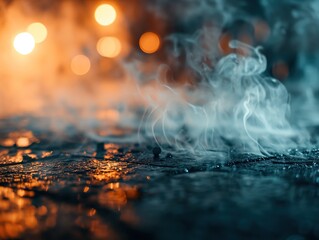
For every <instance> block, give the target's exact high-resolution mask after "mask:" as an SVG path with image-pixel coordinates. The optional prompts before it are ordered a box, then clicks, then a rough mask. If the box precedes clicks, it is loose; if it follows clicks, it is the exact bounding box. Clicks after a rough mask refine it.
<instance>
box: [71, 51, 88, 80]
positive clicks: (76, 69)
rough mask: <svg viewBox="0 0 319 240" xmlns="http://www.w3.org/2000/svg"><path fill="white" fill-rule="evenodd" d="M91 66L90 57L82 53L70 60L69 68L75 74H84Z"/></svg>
mask: <svg viewBox="0 0 319 240" xmlns="http://www.w3.org/2000/svg"><path fill="white" fill-rule="evenodd" d="M90 68H91V62H90V59H89V58H88V57H87V56H84V55H77V56H75V57H74V58H73V59H72V61H71V70H72V72H73V73H75V74H76V75H85V74H87V73H88V72H89V70H90Z"/></svg>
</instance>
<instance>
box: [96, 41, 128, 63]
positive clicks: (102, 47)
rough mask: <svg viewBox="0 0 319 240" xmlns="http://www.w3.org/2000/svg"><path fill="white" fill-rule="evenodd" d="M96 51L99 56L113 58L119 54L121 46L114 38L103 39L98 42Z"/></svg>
mask: <svg viewBox="0 0 319 240" xmlns="http://www.w3.org/2000/svg"><path fill="white" fill-rule="evenodd" d="M96 49H97V51H98V53H99V54H100V55H101V56H103V57H108V58H114V57H117V56H118V55H119V54H120V52H121V50H122V45H121V42H120V40H119V39H118V38H116V37H103V38H101V39H100V40H99V41H98V43H97V45H96Z"/></svg>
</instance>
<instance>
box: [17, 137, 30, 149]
mask: <svg viewBox="0 0 319 240" xmlns="http://www.w3.org/2000/svg"><path fill="white" fill-rule="evenodd" d="M16 144H17V146H18V147H28V146H30V144H31V143H30V140H29V138H27V137H20V138H18V139H17V143H16Z"/></svg>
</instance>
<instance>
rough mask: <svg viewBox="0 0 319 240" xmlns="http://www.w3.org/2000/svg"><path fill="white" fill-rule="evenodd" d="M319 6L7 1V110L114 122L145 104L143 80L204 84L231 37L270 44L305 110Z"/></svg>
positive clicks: (0, 101)
mask: <svg viewBox="0 0 319 240" xmlns="http://www.w3.org/2000/svg"><path fill="white" fill-rule="evenodd" d="M318 11H319V3H318V2H317V1H313V0H306V1H302V2H300V1H295V0H285V1H280V2H278V1H274V0H254V1H250V0H241V1H235V0H226V1H219V0H205V1H199V0H194V1H191V0H181V1H169V0H153V1H150V0H135V1H129V0H118V1H116V0H113V1H107V0H104V1H100V0H61V1H52V0H38V1H32V0H1V1H0V53H1V54H0V64H1V65H0V66H1V67H0V85H1V88H0V116H2V117H8V116H17V115H23V114H30V113H31V114H35V115H45V116H46V117H49V118H50V117H51V119H56V116H68V117H64V119H67V118H70V119H71V118H73V120H74V119H78V118H81V119H82V118H83V119H86V118H90V117H89V116H91V115H92V114H93V113H94V118H93V119H101V120H107V122H109V123H110V122H112V121H114V122H116V121H117V120H118V118H119V117H120V114H121V111H122V112H123V111H125V109H126V108H128V106H130V105H134V106H136V105H138V104H137V103H138V102H139V101H140V100H139V99H140V93H139V90H138V89H137V88H136V85H139V86H141V85H143V84H145V83H149V82H151V81H152V80H154V79H155V78H158V76H160V78H161V79H162V81H164V82H168V83H170V84H187V85H189V86H190V87H196V85H197V84H198V83H199V82H201V81H205V78H206V77H205V76H204V75H205V74H203V73H204V72H205V71H206V70H207V69H210V70H212V71H213V70H214V66H215V65H216V63H217V62H218V60H219V59H220V58H221V57H223V56H225V55H227V54H229V53H231V52H233V51H235V50H233V49H231V48H230V47H229V45H228V44H229V41H230V40H232V39H238V40H240V41H241V42H244V43H247V44H249V45H251V46H254V47H256V46H262V48H263V50H262V53H263V54H265V56H266V58H267V61H268V65H267V71H266V73H264V74H265V75H269V76H272V77H274V78H277V79H279V80H280V81H282V82H283V83H284V84H285V85H286V86H287V88H288V90H289V92H290V94H291V96H292V100H291V102H292V105H293V108H292V112H293V113H294V112H295V113H296V114H295V116H300V115H302V114H301V113H303V111H304V109H305V108H307V113H309V111H311V109H314V108H313V107H314V105H315V104H316V99H317V95H318V93H319V92H318V90H317V89H318V83H317V75H318V70H317V65H318V53H319V45H318V44H317V41H318V40H319V32H318V29H319V28H318V27H319V26H318V25H319V21H318V17H317V16H318ZM311 114H314V112H313V111H312V113H311ZM293 116H294V115H293ZM316 116H317V115H315V116H313V115H311V116H309V114H307V119H306V120H305V121H303V124H304V123H305V122H307V124H308V123H311V124H315V123H314V122H313V121H315V120H314V119H315V118H316ZM70 119H69V120H70ZM70 121H71V120H70ZM77 122H78V121H77ZM104 122H105V121H104Z"/></svg>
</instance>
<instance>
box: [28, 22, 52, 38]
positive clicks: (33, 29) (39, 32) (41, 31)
mask: <svg viewBox="0 0 319 240" xmlns="http://www.w3.org/2000/svg"><path fill="white" fill-rule="evenodd" d="M27 31H28V32H29V33H30V34H32V36H33V38H34V41H35V42H36V43H41V42H43V41H44V40H45V39H46V37H47V34H48V31H47V28H46V27H45V26H44V25H43V24H42V23H40V22H35V23H31V24H30V25H29V26H28V28H27Z"/></svg>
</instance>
